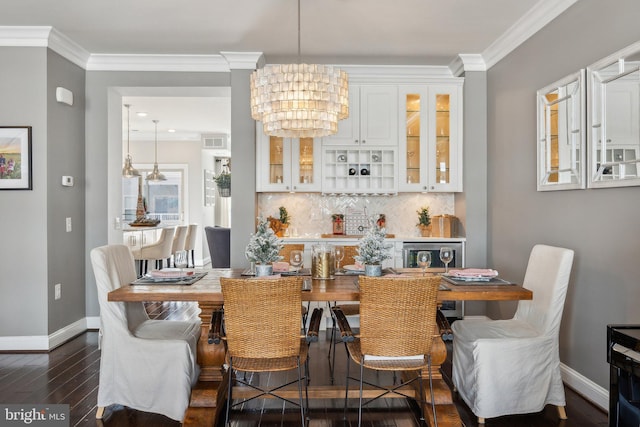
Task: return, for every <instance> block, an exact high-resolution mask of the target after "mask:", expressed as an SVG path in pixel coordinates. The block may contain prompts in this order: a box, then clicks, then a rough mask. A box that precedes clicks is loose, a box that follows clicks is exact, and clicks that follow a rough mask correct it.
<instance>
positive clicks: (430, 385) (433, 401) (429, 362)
mask: <svg viewBox="0 0 640 427" xmlns="http://www.w3.org/2000/svg"><path fill="white" fill-rule="evenodd" d="M427 368H428V369H429V392H430V393H431V411H432V412H433V425H434V427H438V418H437V416H436V398H435V396H434V395H433V376H432V375H431V354H429V355H427ZM421 377H422V375H421ZM420 389H421V390H422V387H421V388H420Z"/></svg>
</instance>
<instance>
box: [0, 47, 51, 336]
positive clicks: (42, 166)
mask: <svg viewBox="0 0 640 427" xmlns="http://www.w3.org/2000/svg"><path fill="white" fill-rule="evenodd" d="M0 56H1V57H2V67H0V93H1V94H2V102H1V103H0V126H32V132H33V147H32V152H33V190H32V191H24V190H17V191H0V206H1V207H2V208H1V209H0V229H1V230H2V231H1V232H0V241H1V242H2V244H0V336H26V335H46V334H47V298H48V296H47V294H48V290H47V262H48V256H47V215H46V212H47V92H46V90H47V77H46V73H47V67H46V64H47V49H46V48H19V47H0ZM16 319H22V320H21V321H16Z"/></svg>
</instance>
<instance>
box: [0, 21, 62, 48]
mask: <svg viewBox="0 0 640 427" xmlns="http://www.w3.org/2000/svg"><path fill="white" fill-rule="evenodd" d="M51 30H52V27H44V26H43V27H16V26H1V27H0V46H14V47H21V46H29V47H47V46H48V45H49V34H50V33H51Z"/></svg>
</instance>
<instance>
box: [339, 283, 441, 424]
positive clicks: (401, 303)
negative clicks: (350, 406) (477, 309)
mask: <svg viewBox="0 0 640 427" xmlns="http://www.w3.org/2000/svg"><path fill="white" fill-rule="evenodd" d="M440 281H441V278H440V277H439V276H428V277H422V276H407V277H394V278H385V277H367V276H360V278H359V285H360V333H359V334H353V332H352V331H351V328H350V327H349V324H348V321H347V319H346V317H344V315H343V313H342V311H341V310H340V309H339V308H337V309H334V313H335V315H336V318H337V321H338V325H339V326H340V330H341V333H342V336H343V341H344V342H345V343H346V347H347V382H346V392H345V417H346V411H347V397H348V396H349V380H357V381H358V382H359V384H360V399H359V405H358V426H360V425H361V423H362V407H363V406H364V405H367V404H369V403H371V402H372V401H374V400H376V399H378V398H380V397H382V396H385V395H389V393H391V394H396V395H401V396H405V397H410V396H408V395H405V394H403V392H402V390H401V389H402V388H403V387H404V386H406V385H408V384H410V383H413V382H414V381H418V383H419V388H420V396H419V399H418V398H417V396H416V397H414V398H415V400H417V401H418V406H420V411H421V413H422V414H423V416H424V411H423V405H425V404H426V401H425V397H424V387H423V384H422V370H423V369H427V370H428V373H429V390H430V394H431V396H430V400H431V409H432V416H433V423H432V425H435V426H437V425H438V422H437V417H436V410H435V399H434V397H433V380H432V375H431V345H432V343H433V337H434V335H435V334H436V331H437V326H436V311H437V295H438V287H439V285H440ZM420 356H422V357H420ZM349 358H350V359H351V360H352V361H354V362H355V363H357V364H358V365H360V378H352V377H350V373H349V369H350V365H351V363H350V361H349ZM365 368H367V369H372V370H375V371H416V373H417V375H415V376H414V375H411V376H410V375H407V380H406V381H404V382H401V384H393V385H391V386H389V387H383V386H381V385H376V384H373V383H370V382H368V381H364V380H363V376H364V369H365ZM365 383H366V384H367V385H369V386H373V387H376V388H378V389H380V390H381V393H380V394H379V395H378V396H376V397H373V398H372V399H370V400H368V401H366V402H363V384H365Z"/></svg>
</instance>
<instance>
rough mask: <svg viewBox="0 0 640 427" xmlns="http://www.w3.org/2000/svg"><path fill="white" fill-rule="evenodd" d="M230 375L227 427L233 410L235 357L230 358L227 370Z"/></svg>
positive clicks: (225, 421) (225, 420) (225, 422)
mask: <svg viewBox="0 0 640 427" xmlns="http://www.w3.org/2000/svg"><path fill="white" fill-rule="evenodd" d="M227 375H229V381H228V388H227V415H226V416H225V419H224V425H225V427H227V426H229V413H230V412H231V404H232V403H233V400H232V397H231V391H232V390H233V357H230V358H229V369H228V370H227Z"/></svg>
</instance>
